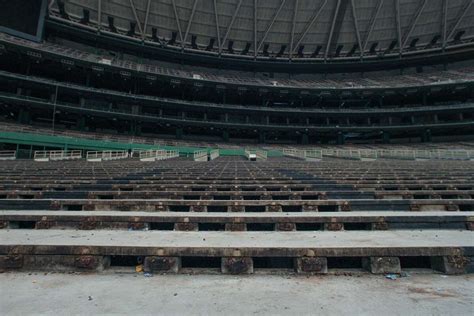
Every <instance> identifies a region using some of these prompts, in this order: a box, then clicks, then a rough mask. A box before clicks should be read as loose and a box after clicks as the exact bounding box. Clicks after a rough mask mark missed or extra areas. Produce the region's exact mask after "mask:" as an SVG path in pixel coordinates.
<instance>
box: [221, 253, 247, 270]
mask: <svg viewBox="0 0 474 316" xmlns="http://www.w3.org/2000/svg"><path fill="white" fill-rule="evenodd" d="M221 271H222V273H226V274H251V273H253V260H252V258H251V257H223V258H222V259H221Z"/></svg>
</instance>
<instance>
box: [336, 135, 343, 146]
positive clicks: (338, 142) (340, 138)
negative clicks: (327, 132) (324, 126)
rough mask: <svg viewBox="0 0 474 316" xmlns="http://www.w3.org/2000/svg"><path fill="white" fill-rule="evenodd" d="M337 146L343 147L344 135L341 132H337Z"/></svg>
mask: <svg viewBox="0 0 474 316" xmlns="http://www.w3.org/2000/svg"><path fill="white" fill-rule="evenodd" d="M337 144H338V145H344V134H343V133H342V132H337Z"/></svg>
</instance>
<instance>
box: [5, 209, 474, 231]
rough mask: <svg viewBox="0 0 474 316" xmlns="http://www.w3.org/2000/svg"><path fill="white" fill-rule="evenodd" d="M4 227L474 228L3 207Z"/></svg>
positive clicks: (466, 223)
mask: <svg viewBox="0 0 474 316" xmlns="http://www.w3.org/2000/svg"><path fill="white" fill-rule="evenodd" d="M0 228H5V229H6V228H8V229H28V228H29V229H58V228H61V229H88V230H91V229H117V230H120V229H122V230H181V231H224V230H226V231H320V230H331V231H343V230H392V229H468V230H474V213H472V212H377V213H376V214H374V212H330V213H318V212H307V213H278V212H273V213H213V212H208V213H206V212H202V213H199V212H191V213H189V212H184V213H180V212H155V213H150V212H117V211H33V210H30V211H15V210H9V211H0Z"/></svg>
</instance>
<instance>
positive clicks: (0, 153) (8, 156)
mask: <svg viewBox="0 0 474 316" xmlns="http://www.w3.org/2000/svg"><path fill="white" fill-rule="evenodd" d="M15 159H16V150H0V160H15Z"/></svg>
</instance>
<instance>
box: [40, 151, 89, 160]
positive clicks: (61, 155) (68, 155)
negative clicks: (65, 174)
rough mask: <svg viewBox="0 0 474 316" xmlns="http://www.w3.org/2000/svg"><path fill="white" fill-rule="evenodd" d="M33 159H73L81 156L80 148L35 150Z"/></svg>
mask: <svg viewBox="0 0 474 316" xmlns="http://www.w3.org/2000/svg"><path fill="white" fill-rule="evenodd" d="M33 157H34V160H36V161H50V160H54V161H59V160H74V159H81V158H82V151H81V150H71V151H67V150H49V151H48V150H37V151H35V153H34V156H33Z"/></svg>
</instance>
